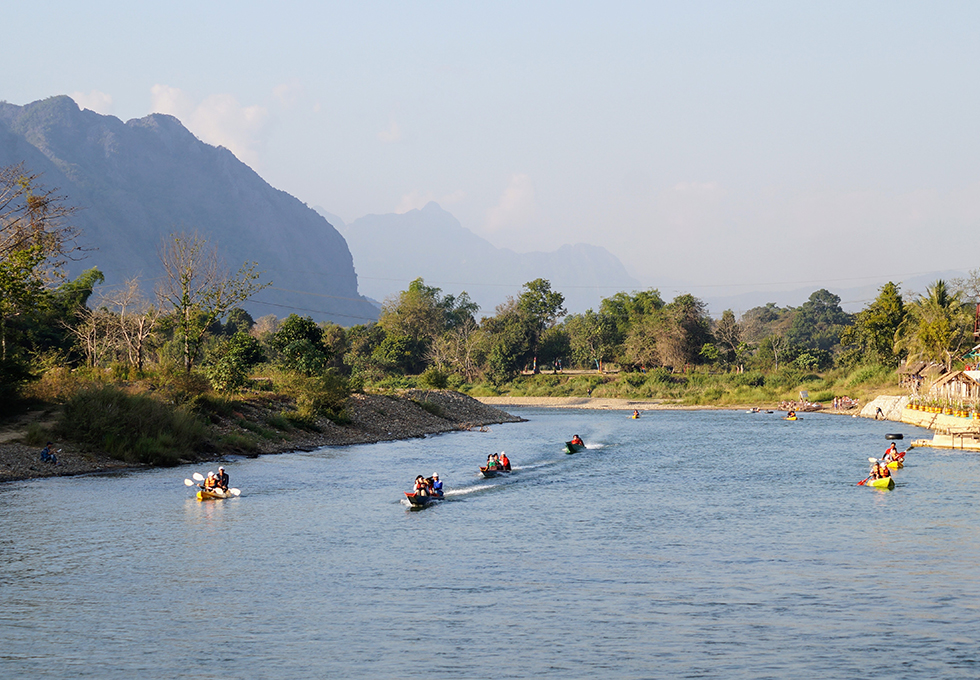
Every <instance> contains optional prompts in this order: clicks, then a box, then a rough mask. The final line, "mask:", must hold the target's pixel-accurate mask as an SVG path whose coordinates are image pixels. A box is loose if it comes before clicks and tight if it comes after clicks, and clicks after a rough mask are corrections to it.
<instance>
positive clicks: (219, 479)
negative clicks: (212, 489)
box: [215, 467, 228, 491]
mask: <svg viewBox="0 0 980 680" xmlns="http://www.w3.org/2000/svg"><path fill="white" fill-rule="evenodd" d="M215 486H216V487H217V488H219V489H221V490H222V491H228V473H227V472H225V469H224V468H223V467H219V468H218V474H217V475H215Z"/></svg>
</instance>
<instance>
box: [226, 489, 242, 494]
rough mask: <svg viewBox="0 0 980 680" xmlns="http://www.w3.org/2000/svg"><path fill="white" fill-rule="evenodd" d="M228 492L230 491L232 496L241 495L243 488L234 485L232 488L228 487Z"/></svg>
mask: <svg viewBox="0 0 980 680" xmlns="http://www.w3.org/2000/svg"><path fill="white" fill-rule="evenodd" d="M228 493H230V494H231V495H232V496H241V495H242V490H241V489H236V488H234V487H232V488H231V489H228Z"/></svg>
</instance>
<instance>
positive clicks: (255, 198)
mask: <svg viewBox="0 0 980 680" xmlns="http://www.w3.org/2000/svg"><path fill="white" fill-rule="evenodd" d="M20 162H24V163H25V165H26V167H27V169H28V170H29V171H30V172H35V173H42V177H41V180H40V181H41V183H42V184H43V185H44V186H45V187H48V188H52V187H57V188H58V193H59V194H62V195H65V196H67V197H68V202H69V203H70V204H71V205H75V206H78V207H80V208H81V210H79V211H78V213H76V216H75V218H74V222H75V224H77V226H79V227H80V228H81V230H82V238H81V243H82V244H84V245H86V246H88V247H91V248H95V249H97V250H94V251H92V252H90V253H88V257H86V258H85V259H84V260H82V261H79V262H75V263H72V265H71V266H70V268H69V273H70V274H71V275H72V276H74V275H77V274H78V273H79V272H80V271H82V270H83V269H88V268H90V267H98V268H99V269H100V270H101V271H102V272H103V273H104V274H105V275H106V284H105V285H106V286H111V285H117V284H119V283H121V282H122V281H123V280H124V279H126V278H129V277H131V276H134V275H140V276H141V280H142V282H143V284H144V285H143V287H144V289H145V291H146V292H147V293H150V294H152V291H153V288H154V286H155V283H156V280H157V278H158V277H159V276H160V275H161V273H162V268H161V266H160V262H159V257H158V254H157V253H158V248H159V246H160V243H161V241H162V239H163V238H165V237H166V236H167V235H168V234H170V233H173V232H188V233H190V232H195V231H196V232H198V233H200V234H201V235H203V236H205V237H207V238H208V239H209V240H210V241H211V242H212V244H214V245H215V246H217V248H218V250H219V252H220V253H221V255H222V256H223V257H224V259H225V261H226V264H227V265H228V267H229V268H230V269H231V270H232V271H236V270H237V269H238V267H239V266H241V264H242V263H243V262H245V261H255V262H257V263H258V270H260V271H262V272H264V276H263V279H264V280H266V281H269V280H271V281H272V282H273V287H272V288H268V289H266V290H264V291H262V292H260V293H259V294H258V295H256V297H255V299H254V300H252V301H250V302H249V303H248V304H246V305H245V307H246V309H248V310H249V312H251V313H252V315H253V316H260V315H265V314H276V315H277V316H279V317H284V316H286V315H288V314H289V313H290V312H294V311H295V312H297V313H299V314H302V315H307V314H308V315H311V316H313V318H315V319H317V320H332V321H335V322H337V323H340V324H343V325H352V324H356V323H365V322H367V321H371V320H373V319H376V318H377V309H376V307H375V306H374V305H372V304H371V303H370V302H369V301H368V300H366V299H364V298H363V297H362V296H361V295H359V294H358V291H357V277H356V275H355V273H354V265H353V260H352V258H351V254H350V251H349V250H348V248H347V244H346V242H345V241H344V239H343V237H342V236H341V235H340V234H339V233H338V232H337V230H336V229H334V228H333V227H332V226H331V225H330V224H329V223H327V221H326V220H325V219H324V218H323V217H322V216H320V215H319V214H317V213H316V212H315V211H314V210H312V209H310V208H308V207H307V206H306V205H304V204H303V203H302V202H301V201H299V200H298V199H296V198H294V197H293V196H290V195H289V194H287V193H286V192H284V191H279V190H278V189H275V188H273V187H272V186H270V185H269V184H268V183H267V182H265V181H264V180H263V179H262V178H261V177H259V176H258V175H257V174H256V173H255V172H254V171H252V169H251V168H249V167H248V166H247V165H245V164H244V163H242V162H241V161H239V160H238V159H237V158H235V156H234V155H233V154H232V153H231V152H230V151H228V150H227V149H225V148H222V147H214V146H211V145H209V144H205V143H204V142H202V141H200V140H199V139H197V138H196V137H195V136H194V135H193V134H191V133H190V132H189V131H188V130H187V129H186V128H185V127H184V126H183V125H181V123H180V121H178V120H177V119H176V118H174V117H172V116H167V115H162V114H152V115H149V116H146V117H144V118H140V119H134V120H130V121H128V122H125V123H123V122H122V121H121V120H119V119H118V118H115V117H113V116H103V115H100V114H97V113H94V112H92V111H89V110H84V111H82V110H80V109H79V108H78V106H77V105H76V104H75V102H74V101H73V100H72V99H71V98H69V97H66V96H60V97H52V98H50V99H45V100H43V101H38V102H34V103H32V104H28V105H25V106H15V105H13V104H8V103H6V102H2V103H0V165H12V164H16V163H20Z"/></svg>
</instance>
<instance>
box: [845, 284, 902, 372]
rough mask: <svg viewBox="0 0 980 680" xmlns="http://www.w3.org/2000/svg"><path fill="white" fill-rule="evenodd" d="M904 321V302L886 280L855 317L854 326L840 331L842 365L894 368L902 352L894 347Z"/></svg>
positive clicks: (897, 291) (893, 285)
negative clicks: (880, 365)
mask: <svg viewBox="0 0 980 680" xmlns="http://www.w3.org/2000/svg"><path fill="white" fill-rule="evenodd" d="M904 319H905V303H904V301H903V300H902V295H901V293H900V292H899V287H898V286H897V285H895V284H894V283H892V282H891V281H889V282H888V283H886V284H885V285H884V286H882V287H881V289H880V290H879V292H878V297H877V298H875V300H874V302H872V303H871V304H870V305H868V306H867V307H866V308H864V309H863V310H861V311H860V312H858V313H857V314H856V315H855V317H854V325H852V326H848V327H846V328H844V329H843V330H842V331H841V334H840V342H841V345H843V346H844V351H843V353H842V355H841V357H840V361H841V362H842V363H845V364H858V363H873V364H882V365H885V366H897V365H898V362H899V361H900V359H901V356H902V352H901V350H900V349H898V348H897V346H896V343H897V341H898V331H899V328H901V325H902V321H903V320H904Z"/></svg>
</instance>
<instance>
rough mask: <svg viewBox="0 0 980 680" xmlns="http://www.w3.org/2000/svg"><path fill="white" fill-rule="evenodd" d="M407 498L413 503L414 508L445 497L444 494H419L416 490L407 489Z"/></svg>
mask: <svg viewBox="0 0 980 680" xmlns="http://www.w3.org/2000/svg"><path fill="white" fill-rule="evenodd" d="M405 498H407V499H408V502H409V503H411V505H412V507H413V508H424V507H427V506H429V505H432V504H433V503H435V502H436V501H441V500H442V499H443V497H442V496H437V495H426V496H419V495H418V494H417V493H415V492H414V491H406V492H405Z"/></svg>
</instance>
